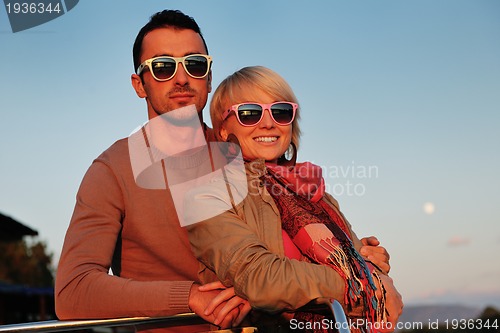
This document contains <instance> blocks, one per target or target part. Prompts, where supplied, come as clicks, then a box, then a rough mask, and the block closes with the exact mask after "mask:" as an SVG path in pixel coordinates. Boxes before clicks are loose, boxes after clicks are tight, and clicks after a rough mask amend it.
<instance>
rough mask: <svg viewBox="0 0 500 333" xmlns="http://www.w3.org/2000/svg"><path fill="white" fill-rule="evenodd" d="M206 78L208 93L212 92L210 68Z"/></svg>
mask: <svg viewBox="0 0 500 333" xmlns="http://www.w3.org/2000/svg"><path fill="white" fill-rule="evenodd" d="M207 79H208V81H207V90H208V93H209V94H210V93H211V92H212V70H210V72H208V77H207Z"/></svg>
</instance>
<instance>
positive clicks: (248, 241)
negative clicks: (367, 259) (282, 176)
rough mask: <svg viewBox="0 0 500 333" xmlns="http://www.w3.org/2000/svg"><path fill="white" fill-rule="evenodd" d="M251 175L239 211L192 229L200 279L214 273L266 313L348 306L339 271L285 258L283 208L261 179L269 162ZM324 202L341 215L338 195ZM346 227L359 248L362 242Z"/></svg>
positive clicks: (256, 165) (250, 167) (252, 168)
mask: <svg viewBox="0 0 500 333" xmlns="http://www.w3.org/2000/svg"><path fill="white" fill-rule="evenodd" d="M246 171H247V180H248V191H249V193H248V196H247V197H246V198H245V200H244V201H243V203H242V204H240V205H239V206H237V209H236V210H235V209H232V210H229V211H227V212H225V213H223V214H221V215H219V216H216V217H214V218H211V219H208V220H205V221H203V222H200V223H196V224H193V225H191V226H188V227H187V230H188V236H189V240H190V242H191V245H192V248H193V251H194V254H195V256H196V257H197V258H198V259H199V260H200V261H201V262H202V263H203V265H202V269H201V271H200V278H201V280H202V281H203V282H209V281H211V280H213V273H212V272H211V271H209V270H212V271H214V272H215V273H216V274H217V277H218V279H219V280H220V281H221V282H222V283H223V284H224V285H226V286H234V288H235V292H236V294H237V295H239V296H241V297H243V298H245V299H248V300H249V302H250V304H251V305H252V307H254V308H256V309H262V310H267V311H278V310H295V309H297V308H299V307H301V306H303V305H305V304H307V303H308V302H310V301H312V300H315V299H317V298H335V299H337V300H339V301H340V302H341V304H343V303H344V292H345V282H344V280H343V279H342V278H341V277H340V275H339V274H338V273H337V272H336V271H335V270H334V269H332V268H330V267H326V266H321V265H317V264H311V263H308V262H304V261H299V260H295V259H289V258H287V257H286V256H285V253H284V247H283V238H282V233H281V220H280V215H279V212H278V208H277V206H276V204H275V203H274V200H273V198H272V197H271V196H270V194H269V193H268V191H267V190H266V188H265V187H264V185H263V183H262V182H261V181H260V179H259V177H260V176H262V175H263V174H264V172H265V164H264V161H262V160H260V161H254V162H251V163H248V164H247V165H246ZM322 200H325V201H327V202H328V203H329V204H330V205H331V206H332V207H333V208H334V209H335V210H336V211H337V212H339V210H338V203H337V201H336V200H335V199H333V197H331V196H330V195H325V196H324V198H323V199H322ZM339 213H340V212H339ZM340 216H342V215H341V214H340ZM347 225H348V227H349V230H350V231H351V237H352V240H353V242H354V244H355V247H356V249H358V250H359V248H360V247H361V242H360V241H359V239H358V238H357V236H356V235H355V234H354V232H352V229H351V226H350V225H349V224H348V223H347ZM207 268H208V269H207Z"/></svg>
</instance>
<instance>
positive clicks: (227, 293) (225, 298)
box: [198, 281, 252, 327]
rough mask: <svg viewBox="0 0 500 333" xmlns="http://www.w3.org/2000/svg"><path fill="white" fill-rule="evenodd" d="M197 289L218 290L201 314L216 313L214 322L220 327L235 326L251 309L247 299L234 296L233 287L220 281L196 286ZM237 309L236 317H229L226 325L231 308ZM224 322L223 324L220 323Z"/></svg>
mask: <svg viewBox="0 0 500 333" xmlns="http://www.w3.org/2000/svg"><path fill="white" fill-rule="evenodd" d="M198 290H199V291H203V292H206V291H213V290H219V291H220V292H219V294H218V295H217V296H216V297H214V298H213V299H212V300H211V301H210V303H209V304H208V305H207V307H206V308H205V310H204V312H203V314H204V315H205V316H210V315H211V314H216V317H215V320H214V322H213V323H214V324H215V325H218V326H221V327H223V326H224V327H235V326H238V325H239V324H240V323H241V322H242V321H243V319H244V318H245V317H246V315H247V314H248V313H249V312H250V310H252V307H251V306H250V303H248V301H247V300H245V299H243V298H241V297H239V296H236V294H235V292H234V287H230V288H226V287H225V286H224V285H223V284H222V283H221V282H219V281H217V282H211V283H207V284H204V285H202V286H200V287H198ZM235 309H238V311H239V315H238V316H237V318H236V319H234V320H233V319H232V318H230V319H229V321H230V322H231V321H232V322H231V323H230V326H227V325H228V323H227V322H228V318H226V316H227V315H228V314H230V313H231V312H232V311H233V310H235ZM221 323H224V325H220V324H221Z"/></svg>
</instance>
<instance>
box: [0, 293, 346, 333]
mask: <svg viewBox="0 0 500 333" xmlns="http://www.w3.org/2000/svg"><path fill="white" fill-rule="evenodd" d="M325 305H327V306H328V312H330V311H331V313H332V314H333V317H334V319H335V322H336V323H337V325H336V327H337V328H338V331H339V333H350V330H349V325H348V321H347V318H346V316H345V313H344V310H343V309H342V306H341V305H340V303H339V302H337V301H333V302H331V303H325ZM323 309H324V307H323ZM201 322H202V320H201V318H200V317H198V316H197V315H196V314H194V313H183V314H178V315H175V316H169V317H135V318H118V319H96V320H49V321H38V322H31V323H23V324H11V325H3V326H0V333H3V332H9V333H15V332H18V333H45V332H66V331H75V330H87V329H94V328H113V327H131V326H132V327H134V326H135V327H138V326H148V327H150V326H154V327H175V326H181V325H193V324H199V323H201Z"/></svg>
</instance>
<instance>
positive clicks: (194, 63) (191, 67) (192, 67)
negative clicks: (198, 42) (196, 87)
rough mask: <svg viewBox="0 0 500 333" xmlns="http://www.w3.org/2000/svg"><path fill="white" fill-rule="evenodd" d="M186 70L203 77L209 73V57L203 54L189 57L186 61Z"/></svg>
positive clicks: (197, 76) (195, 75)
mask: <svg viewBox="0 0 500 333" xmlns="http://www.w3.org/2000/svg"><path fill="white" fill-rule="evenodd" d="M184 64H185V66H186V70H187V71H188V72H189V74H191V75H192V76H194V77H196V78H202V77H204V76H205V75H207V73H208V59H207V58H205V57H202V56H191V57H187V58H186V60H185V61H184Z"/></svg>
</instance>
